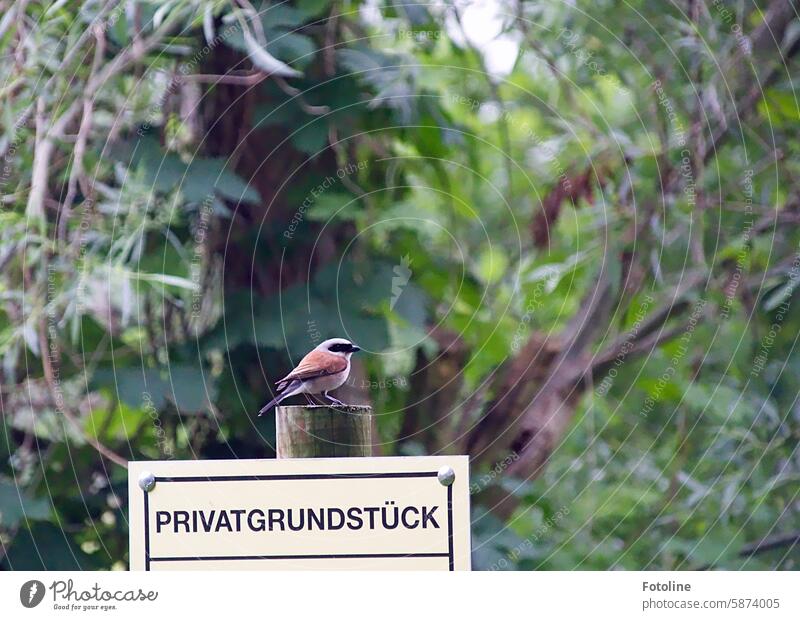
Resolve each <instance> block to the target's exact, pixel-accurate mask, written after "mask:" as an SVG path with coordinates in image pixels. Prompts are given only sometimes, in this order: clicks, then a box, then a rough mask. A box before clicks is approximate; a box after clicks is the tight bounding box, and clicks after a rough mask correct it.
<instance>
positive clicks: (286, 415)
mask: <svg viewBox="0 0 800 620" xmlns="http://www.w3.org/2000/svg"><path fill="white" fill-rule="evenodd" d="M373 423H374V421H373V416H372V407H368V406H362V405H345V406H334V405H284V406H279V407H277V408H276V409H275V436H276V440H277V441H276V443H277V447H276V452H277V456H278V458H279V459H291V458H314V457H339V456H372V427H373Z"/></svg>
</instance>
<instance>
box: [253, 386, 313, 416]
mask: <svg viewBox="0 0 800 620" xmlns="http://www.w3.org/2000/svg"><path fill="white" fill-rule="evenodd" d="M302 386H303V382H302V381H292V382H291V383H290V384H289V385H287V386H285V387H284V388H283V391H281V393H280V394H278V395H277V396H276V397H275V398H273V399H272V400H271V401H269V402H268V403H267V404H266V405H264V406H263V407H261V409H260V410H259V411H258V415H259V416H261V415H263V414H265V413H266V412H267V411H269V410H270V409H272V408H273V407H274V406H275V405H277V404H278V403H280V402H281V401H282V400H283V399H284V398H289V397H290V396H294V395H295V394H297V392H298V391H299V390H300V388H301V387H302Z"/></svg>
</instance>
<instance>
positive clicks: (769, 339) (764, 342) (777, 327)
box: [750, 253, 800, 377]
mask: <svg viewBox="0 0 800 620" xmlns="http://www.w3.org/2000/svg"><path fill="white" fill-rule="evenodd" d="M798 277H800V253H796V254H795V255H794V261H792V266H791V267H790V268H789V280H788V281H787V282H786V284H784V287H785V289H786V290H788V291H790V294H788V295H787V296H786V298H785V299H784V300H783V301H782V302H781V303H780V304H779V305H778V306H777V307H776V308H775V318H774V319H773V320H772V323H771V324H770V326H769V331H768V332H767V333H766V334H765V335H764V337H763V338H762V339H761V344H760V346H759V348H758V354H757V355H756V357H755V360H754V361H753V368H752V369H751V371H750V375H751V376H752V377H758V376H759V375H760V374H761V373H762V371H763V370H764V368H765V367H766V365H767V360H768V358H769V353H770V351H771V350H772V347H773V346H774V345H775V339H776V338H777V337H778V334H779V333H780V331H781V330H782V329H783V320H784V319H785V318H786V314H787V313H788V312H789V308H790V307H791V292H794V290H795V288H796V287H797V279H798Z"/></svg>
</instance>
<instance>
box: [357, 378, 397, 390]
mask: <svg viewBox="0 0 800 620" xmlns="http://www.w3.org/2000/svg"><path fill="white" fill-rule="evenodd" d="M345 385H349V386H350V387H357V388H361V389H362V390H388V389H390V388H407V387H408V379H406V378H405V377H404V376H397V377H381V378H380V379H356V378H355V377H353V376H350V377H348V379H347V381H346V382H345Z"/></svg>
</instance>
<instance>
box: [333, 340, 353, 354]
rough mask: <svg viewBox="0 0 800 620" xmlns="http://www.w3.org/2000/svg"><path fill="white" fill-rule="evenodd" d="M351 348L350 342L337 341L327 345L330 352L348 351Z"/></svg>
mask: <svg viewBox="0 0 800 620" xmlns="http://www.w3.org/2000/svg"><path fill="white" fill-rule="evenodd" d="M352 350H353V345H352V344H350V343H341V342H337V343H336V344H332V345H331V346H330V347H328V351H330V352H331V353H349V352H350V351H352Z"/></svg>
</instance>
